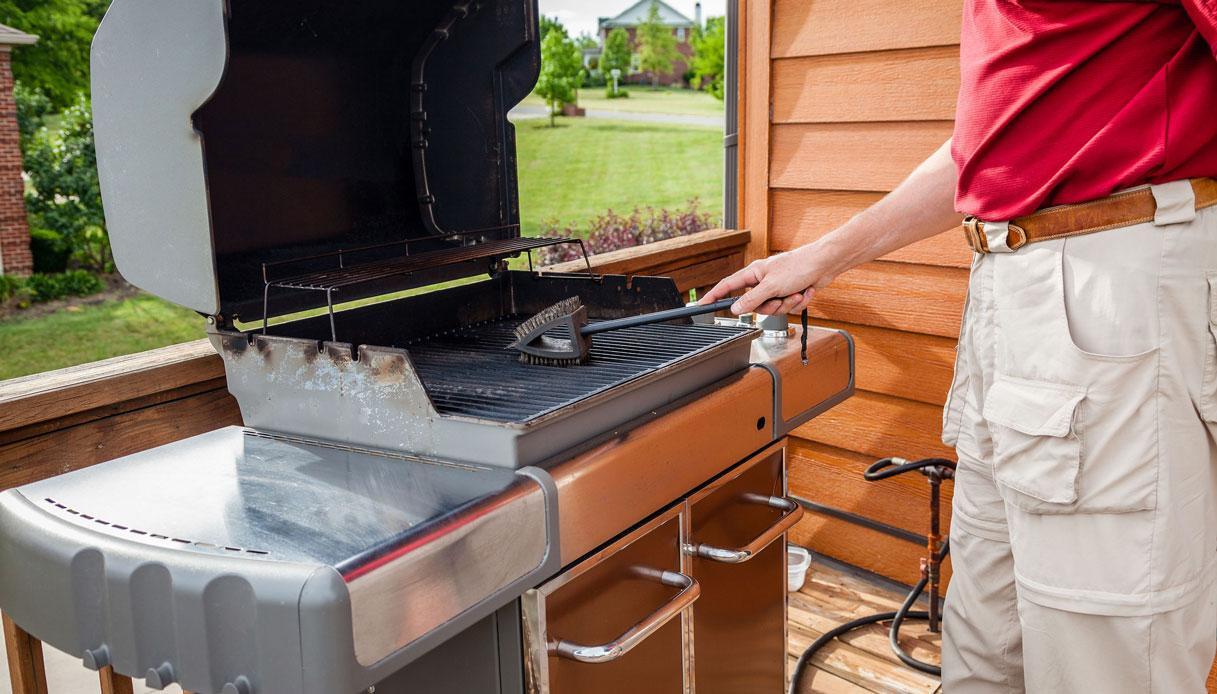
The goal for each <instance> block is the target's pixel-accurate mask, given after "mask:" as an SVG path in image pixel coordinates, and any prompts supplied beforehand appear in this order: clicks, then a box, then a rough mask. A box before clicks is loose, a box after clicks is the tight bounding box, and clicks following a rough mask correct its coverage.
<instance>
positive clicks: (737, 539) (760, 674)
mask: <svg viewBox="0 0 1217 694" xmlns="http://www.w3.org/2000/svg"><path fill="white" fill-rule="evenodd" d="M783 472H784V450H783V449H782V448H776V449H770V450H769V451H766V452H764V453H762V454H761V455H759V456H757V457H756V458H753V459H752V460H750V461H748V462H746V463H744V464H743V465H742V466H741V467H739V468H737V469H736V470H734V471H732V472H730V473H728V474H727V475H725V476H724V477H722V478H719V479H718V480H715V481H714V482H713V483H711V485H710V486H709V487H707V488H705V489H703V490H701V491H700V492H698V493H697V494H695V495H694V496H692V497H690V498H689V501H688V505H689V509H690V511H689V522H690V524H691V530H690V532H689V538H690V539H689V541H688V544H686V546H685V552H686V553H687V554H688V555H690V556H691V557H692V559H693V561H692V575H693V578H694V580H696V581H697V582H698V584H699V585H700V586H701V590H702V594H701V597H700V599H698V601H697V604H696V605H695V606H694V608H693V653H694V656H693V665H694V672H695V680H694V681H695V682H696V685H697V693H698V694H727V693H731V694H752V693H754V692H781V691H785V684H786V542H785V537H786V535H785V531H786V529H788V528H789V527H790V526H792V525H793V524H794V523H795V522H797V521H798V519H799V517H800V516H801V515H802V508H801V507H800V506H799V505H798V504H797V503H793V502H789V501H787V500H786V499H785V489H786V487H785V476H784V474H783Z"/></svg>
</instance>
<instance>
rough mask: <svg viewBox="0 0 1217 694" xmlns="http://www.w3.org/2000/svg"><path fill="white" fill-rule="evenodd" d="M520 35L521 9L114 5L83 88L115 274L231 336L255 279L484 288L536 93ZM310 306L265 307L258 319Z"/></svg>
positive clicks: (498, 252) (488, 1) (528, 7)
mask: <svg viewBox="0 0 1217 694" xmlns="http://www.w3.org/2000/svg"><path fill="white" fill-rule="evenodd" d="M537 34H538V29H537V9H536V0H411V1H410V2H401V1H400V0H366V1H363V2H357V3H352V2H346V1H344V0H307V1H305V2H301V1H300V0H227V2H226V1H225V0H199V1H198V2H188V3H187V2H173V3H167V2H163V0H114V2H113V3H112V4H111V6H110V9H109V11H108V12H107V14H106V18H105V20H104V21H103V22H102V25H101V27H100V28H99V30H98V32H97V36H96V38H95V40H94V43H93V56H92V60H93V66H92V75H93V109H94V121H95V130H96V133H95V135H96V140H97V156H98V168H99V171H100V175H101V189H102V198H103V202H104V204H105V210H106V221H107V224H108V226H109V229H110V234H111V241H112V244H113V248H114V254H115V260H116V263H117V264H118V267H119V269H120V270H121V271H122V273H123V275H124V276H125V277H126V278H127V279H128V280H129V281H131V282H132V283H134V284H136V285H138V286H140V287H142V288H144V289H146V290H148V291H150V292H152V293H154V294H157V295H159V296H161V297H164V298H166V299H168V300H170V301H173V302H175V303H178V304H181V305H183V306H187V307H189V308H192V309H195V310H197V311H200V312H202V313H207V314H213V315H214V314H222V315H223V316H225V317H226V318H228V319H232V318H236V317H240V318H242V319H244V320H256V319H258V318H261V317H262V306H263V303H262V301H263V289H264V279H263V278H264V272H263V264H265V263H281V262H283V261H291V262H290V263H288V264H289V265H291V272H292V273H296V274H302V273H303V274H309V273H317V272H325V271H329V270H330V268H331V265H332V263H333V262H335V261H334V258H335V256H332V255H324V254H329V253H333V252H335V251H339V250H345V251H348V254H347V255H346V256H345V257H344V258H343V259H342V262H344V263H358V264H370V265H375V264H380V265H384V264H385V263H388V264H389V265H392V264H393V263H394V262H396V261H397V260H399V259H400V258H402V257H404V256H406V255H409V256H411V257H416V256H420V255H424V254H430V253H440V254H441V256H440V257H457V256H459V257H461V258H465V259H466V260H464V261H463V262H459V263H447V264H445V263H425V262H424V263H419V262H417V261H414V260H412V261H411V262H410V263H407V265H417V266H422V267H425V268H426V270H425V272H416V273H414V274H409V275H407V274H403V273H394V272H386V273H383V274H384V277H381V278H380V279H379V280H378V281H376V282H372V283H369V284H360V285H352V286H350V287H346V288H343V289H342V290H341V291H342V292H343V293H342V295H341V297H340V300H351V299H356V298H361V297H362V296H369V295H373V294H378V293H383V292H386V291H396V290H398V289H404V288H407V287H410V286H419V285H421V284H429V283H433V282H442V281H448V280H452V279H458V278H461V277H468V276H472V275H475V274H480V273H482V272H485V271H486V270H487V269H488V268H489V267H490V266H491V265H492V264H493V262H494V261H495V260H496V259H498V258H501V257H504V256H506V255H511V254H514V253H517V252H518V250H519V249H517V248H516V246H518V245H519V244H518V243H513V242H512V240H513V239H516V238H518V237H519V236H520V231H519V227H518V223H519V203H518V194H517V183H516V161H515V137H514V130H513V128H512V125H511V124H510V123H509V122H508V120H507V112H508V111H509V110H510V109H511V107H513V106H514V105H515V104H517V103H519V101H520V100H522V99H523V98H524V97H525V96H526V95H527V94H528V92H529V91H530V90H531V88H532V86H533V85H534V84H535V82H536V78H537V74H538V71H539V68H540V50H539V42H538V39H537ZM471 247H477V248H474V249H471ZM351 248H363V249H365V250H363V251H360V252H358V253H357V254H355V255H351V254H350V253H349V249H351ZM478 248H480V252H479V251H478V250H477V249H478ZM319 254H321V255H322V258H321V259H317V258H315V256H317V255H319ZM301 258H314V259H313V260H311V261H304V262H303V264H301V263H300V262H299V259H301ZM470 258H472V259H470ZM292 263H295V264H294V265H292ZM272 267H281V266H277V265H272ZM325 303H326V297H325V296H324V294H321V293H318V292H313V291H295V292H279V293H277V296H276V298H275V302H274V303H273V304H272V306H271V310H270V311H269V313H271V314H272V315H273V314H276V313H285V312H288V311H293V310H300V309H303V308H312V307H316V306H321V305H324V304H325Z"/></svg>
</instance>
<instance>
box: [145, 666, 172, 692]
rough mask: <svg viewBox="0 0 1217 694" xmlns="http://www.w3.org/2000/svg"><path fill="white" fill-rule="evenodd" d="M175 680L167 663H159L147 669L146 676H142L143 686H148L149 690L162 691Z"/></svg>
mask: <svg viewBox="0 0 1217 694" xmlns="http://www.w3.org/2000/svg"><path fill="white" fill-rule="evenodd" d="M176 679H177V678H176V677H174V675H173V666H172V665H170V664H169V663H161V664H160V665H158V666H156V667H154V668H148V674H146V675H144V684H146V685H148V688H149V689H164V688H165V687H168V686H169V685H171V684H173V682H174V680H176Z"/></svg>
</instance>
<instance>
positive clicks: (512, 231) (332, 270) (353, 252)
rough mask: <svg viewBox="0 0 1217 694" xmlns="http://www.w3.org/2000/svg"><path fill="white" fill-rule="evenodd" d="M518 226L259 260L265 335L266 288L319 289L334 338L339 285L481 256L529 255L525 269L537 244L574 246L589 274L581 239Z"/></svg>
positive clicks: (333, 337) (266, 327)
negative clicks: (434, 244) (418, 248)
mask: <svg viewBox="0 0 1217 694" xmlns="http://www.w3.org/2000/svg"><path fill="white" fill-rule="evenodd" d="M519 232H520V227H519V225H512V226H506V227H496V228H492V229H472V230H469V231H457V232H448V233H444V234H440V235H434V236H424V237H420V238H415V239H405V240H402V241H391V242H389V243H380V244H374V245H370V246H358V247H354V248H345V249H339V250H336V251H330V252H328V253H318V254H315V255H309V256H304V257H300V258H293V259H290V260H279V261H274V262H266V263H262V334H263V335H265V334H266V333H267V330H268V328H269V324H270V291H271V289H272V288H273V289H287V290H297V291H312V292H323V293H324V294H325V303H326V310H327V312H328V314H329V320H330V338H331V339H332V340H333V341H334V342H337V341H338V329H337V326H336V323H335V320H334V296H335V295H336V294H339V293H341V291H342V289H344V288H348V287H352V286H356V285H361V284H367V283H369V282H377V281H381V280H385V279H389V278H391V277H399V276H403V275H409V274H412V273H415V272H418V271H420V270H426V269H430V268H435V267H441V266H444V265H455V264H457V263H463V262H468V261H472V260H480V259H483V258H504V257H508V256H516V255H519V254H520V253H527V254H528V269H529V271H532V270H533V262H532V251H534V250H537V249H538V248H546V247H550V246H558V245H562V244H568V243H573V244H578V245H579V250H580V252H581V254H582V255H583V262H584V264H585V265H586V266H587V274H588V275H594V273H593V272H592V263H591V259H589V258H588V254H587V247H586V246H584V244H583V240H582V239H578V238H564V237H533V238H526V237H523V236H519ZM495 235H499V236H503V235H505V236H506V238H492V239H486V238H483V239H482V240H479V241H475V242H472V243H466V244H465V245H462V246H454V247H451V248H443V249H440V250H429V251H425V252H422V253H417V254H413V255H411V253H410V245H411V244H415V243H420V242H423V241H453V240H458V239H459V240H464V239H466V238H468V237H475V236H481V237H487V236H495ZM389 248H401V250H402V253H401V255H399V256H396V257H392V258H388V259H383V260H375V261H371V262H358V263H351V262H350V258H351V256H359V255H361V254H367V253H370V252H372V251H383V250H385V249H389ZM325 260H333V261H334V265H332V266H330V267H326V268H322V269H319V270H309V271H307V272H300V271H297V272H294V273H293V272H291V269H292V268H295V267H297V266H301V265H305V264H310V265H311V264H316V263H317V262H318V261H325ZM284 268H287V270H286V271H287V272H288V273H289V274H287V275H285V276H283V277H277V278H272V274H274V272H275V270H283V269H284Z"/></svg>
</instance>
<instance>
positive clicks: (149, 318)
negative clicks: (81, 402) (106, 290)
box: [0, 294, 203, 379]
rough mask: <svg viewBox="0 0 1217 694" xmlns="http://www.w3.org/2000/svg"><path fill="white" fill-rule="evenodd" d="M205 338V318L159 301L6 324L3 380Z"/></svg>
mask: <svg viewBox="0 0 1217 694" xmlns="http://www.w3.org/2000/svg"><path fill="white" fill-rule="evenodd" d="M201 337H203V319H202V318H200V317H199V315H198V314H197V313H195V312H193V311H190V310H188V309H184V308H179V307H177V306H174V305H172V304H169V303H167V302H164V301H161V300H160V299H157V298H156V297H153V296H148V295H146V294H145V295H140V296H137V297H134V298H132V299H127V300H124V301H106V302H103V303H99V304H93V305H87V306H81V307H79V310H77V311H59V312H56V313H52V314H50V315H46V316H39V317H37V318H14V319H8V320H5V321H3V322H0V354H3V355H4V357H3V358H2V359H0V379H6V378H15V377H17V376H24V375H26V374H32V373H38V372H39V371H49V370H51V369H59V368H63V367H65V366H74V365H76V364H84V363H86V362H91V361H97V360H99V359H108V358H110V357H117V356H120V355H123V354H132V353H134V352H141V351H144V350H147V349H154V348H156V347H164V346H165V345H172V344H176V343H179V342H186V341H189V340H197V339H199V338H201Z"/></svg>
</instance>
